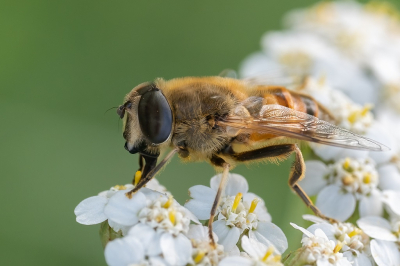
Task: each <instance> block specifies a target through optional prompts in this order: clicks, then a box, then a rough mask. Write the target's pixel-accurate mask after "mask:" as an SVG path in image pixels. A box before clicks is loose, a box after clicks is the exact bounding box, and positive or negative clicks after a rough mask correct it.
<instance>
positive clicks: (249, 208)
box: [185, 174, 287, 253]
mask: <svg viewBox="0 0 400 266" xmlns="http://www.w3.org/2000/svg"><path fill="white" fill-rule="evenodd" d="M220 180H221V175H216V176H214V177H213V178H212V179H211V181H210V183H211V188H209V187H206V186H200V185H198V186H194V187H191V188H190V189H189V193H190V196H191V197H192V199H191V200H189V201H188V202H187V203H186V204H185V207H186V208H188V209H189V210H190V211H191V212H192V213H194V214H195V215H196V216H197V217H198V218H199V219H201V220H206V219H209V215H210V211H211V207H212V204H213V202H214V198H215V195H216V192H217V189H218V185H219V182H220ZM216 217H217V221H215V222H214V223H213V231H214V232H215V233H216V234H217V236H218V238H219V243H220V244H222V245H223V246H224V248H225V251H226V252H229V251H231V250H232V249H233V248H235V246H236V243H237V242H238V241H239V238H240V236H241V235H242V233H243V232H245V233H246V234H248V235H249V237H251V238H255V239H257V240H258V241H260V242H262V243H265V244H270V243H273V244H274V245H275V246H276V248H277V249H278V250H279V251H280V252H282V253H283V252H284V251H285V250H286V248H287V240H286V237H285V235H284V233H283V232H282V230H281V229H280V228H279V227H277V226H276V225H275V224H273V223H271V216H270V215H269V213H268V212H267V209H266V207H265V204H264V202H263V201H262V200H261V199H260V198H259V197H257V196H256V195H255V194H253V193H248V184H247V181H246V179H245V178H244V177H243V176H241V175H238V174H229V177H228V181H227V184H226V188H225V191H224V193H223V195H222V197H221V201H220V204H219V206H218V209H217V213H216Z"/></svg>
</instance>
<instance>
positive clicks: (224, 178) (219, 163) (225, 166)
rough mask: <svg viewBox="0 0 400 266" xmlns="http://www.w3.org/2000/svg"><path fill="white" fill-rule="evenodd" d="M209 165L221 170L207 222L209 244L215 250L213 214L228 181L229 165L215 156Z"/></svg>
mask: <svg viewBox="0 0 400 266" xmlns="http://www.w3.org/2000/svg"><path fill="white" fill-rule="evenodd" d="M211 163H212V164H214V165H216V166H221V167H222V168H223V171H222V177H221V181H220V182H219V186H218V190H217V194H216V195H215V199H214V203H213V205H212V208H211V212H210V219H209V220H208V237H209V239H210V244H211V245H212V246H213V247H214V248H215V247H216V245H215V240H214V236H213V227H212V225H213V222H214V217H215V213H216V212H217V208H218V206H219V202H220V200H221V196H222V193H223V191H224V189H225V186H226V181H227V179H228V174H229V167H230V165H229V164H228V163H226V162H225V161H224V160H223V159H222V158H219V157H217V156H213V157H212V158H211Z"/></svg>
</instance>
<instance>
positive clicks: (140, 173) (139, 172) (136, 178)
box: [135, 171, 142, 186]
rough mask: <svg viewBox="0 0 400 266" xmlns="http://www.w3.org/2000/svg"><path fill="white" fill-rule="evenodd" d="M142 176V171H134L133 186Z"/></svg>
mask: <svg viewBox="0 0 400 266" xmlns="http://www.w3.org/2000/svg"><path fill="white" fill-rule="evenodd" d="M141 178H142V171H136V173H135V186H136V185H137V184H138V183H139V181H140V179H141Z"/></svg>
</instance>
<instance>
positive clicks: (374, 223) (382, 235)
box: [357, 216, 397, 241]
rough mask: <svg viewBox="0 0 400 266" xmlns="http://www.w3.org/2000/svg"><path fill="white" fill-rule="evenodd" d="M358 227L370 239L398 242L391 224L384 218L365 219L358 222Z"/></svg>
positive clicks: (372, 217)
mask: <svg viewBox="0 0 400 266" xmlns="http://www.w3.org/2000/svg"><path fill="white" fill-rule="evenodd" d="M357 225H358V226H359V227H360V228H361V230H363V231H364V233H366V234H367V235H369V236H370V237H373V238H377V239H380V240H387V241H396V240H397V238H396V237H395V236H394V235H393V234H392V227H391V226H390V223H389V222H388V221H387V220H386V219H384V218H382V217H378V216H369V217H364V218H361V219H359V220H358V221H357Z"/></svg>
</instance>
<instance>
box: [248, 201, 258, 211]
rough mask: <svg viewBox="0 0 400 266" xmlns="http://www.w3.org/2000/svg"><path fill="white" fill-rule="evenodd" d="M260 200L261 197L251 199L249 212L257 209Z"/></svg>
mask: <svg viewBox="0 0 400 266" xmlns="http://www.w3.org/2000/svg"><path fill="white" fill-rule="evenodd" d="M259 202H260V199H259V198H254V199H253V200H252V201H251V205H250V209H249V213H252V212H254V210H255V209H256V207H257V204H258V203H259Z"/></svg>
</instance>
